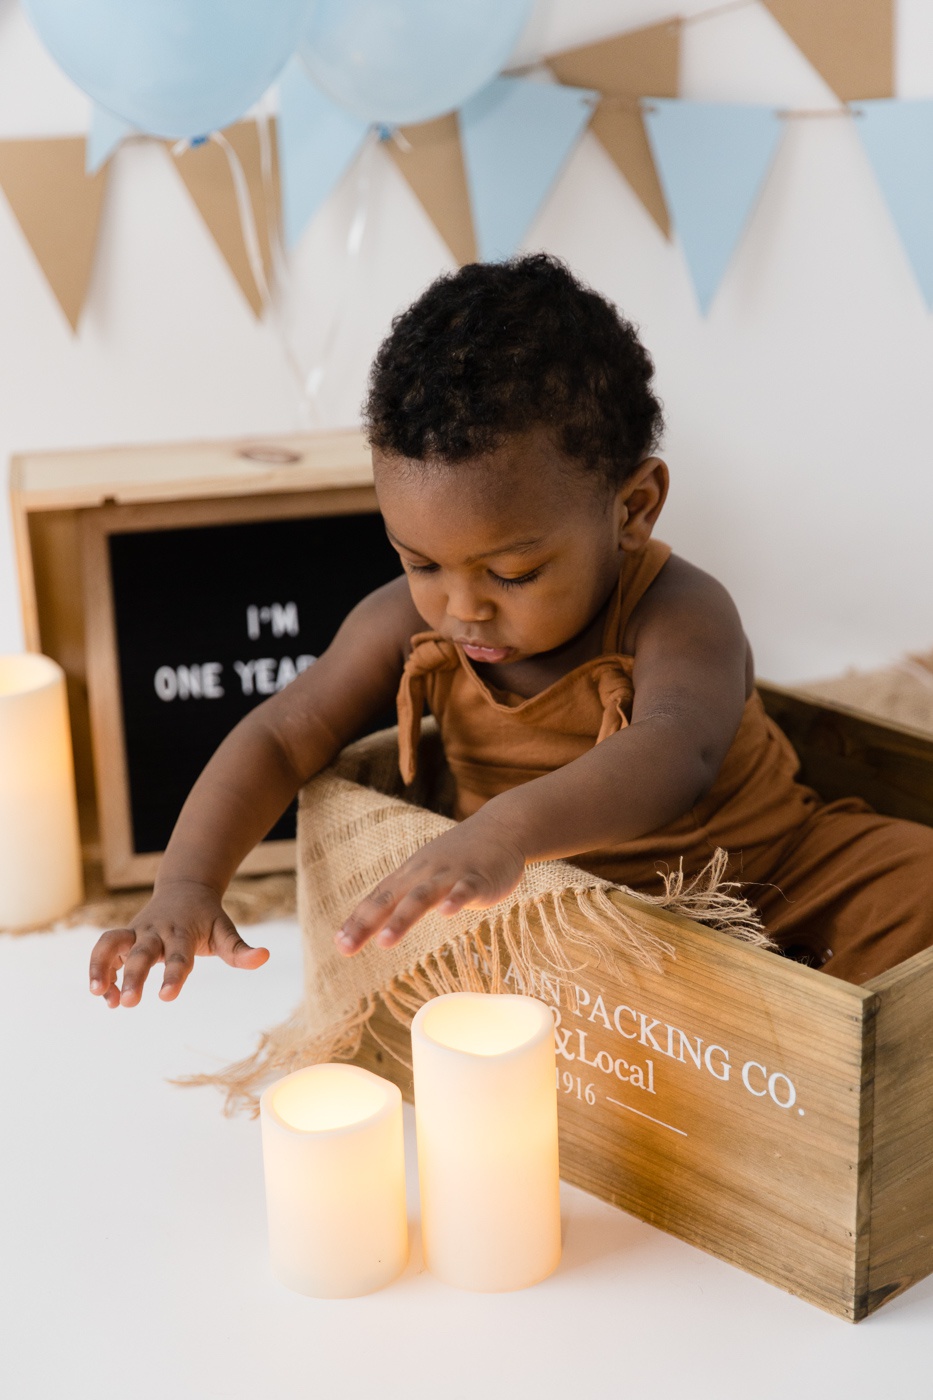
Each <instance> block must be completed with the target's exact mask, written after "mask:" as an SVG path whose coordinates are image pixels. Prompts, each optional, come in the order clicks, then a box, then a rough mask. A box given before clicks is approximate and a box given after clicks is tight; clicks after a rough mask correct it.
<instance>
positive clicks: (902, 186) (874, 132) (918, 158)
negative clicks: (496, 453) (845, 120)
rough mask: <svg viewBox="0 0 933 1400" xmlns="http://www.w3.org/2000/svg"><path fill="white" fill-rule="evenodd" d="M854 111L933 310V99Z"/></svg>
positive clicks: (882, 102)
mask: <svg viewBox="0 0 933 1400" xmlns="http://www.w3.org/2000/svg"><path fill="white" fill-rule="evenodd" d="M853 112H854V114H855V116H856V118H857V120H856V128H857V130H858V133H859V136H860V137H861V138H862V145H863V146H864V147H865V150H866V152H867V153H868V158H869V160H870V161H871V163H872V165H873V166H874V169H875V176H876V178H877V180H878V184H879V185H880V186H881V192H882V194H883V195H884V197H885V199H886V201H887V205H888V208H889V209H890V211H891V217H892V219H893V220H894V222H895V224H896V225H897V231H898V233H899V234H900V236H901V242H902V243H903V245H904V250H905V252H906V253H907V256H908V258H909V259H910V263H911V266H912V267H913V270H914V276H915V277H916V279H917V281H918V282H919V284H920V287H921V290H922V292H923V295H924V296H925V297H926V301H927V306H929V307H931V308H933V101H931V100H929V99H919V100H916V101H898V100H895V99H894V98H881V99H878V100H877V101H872V102H858V103H855V104H853Z"/></svg>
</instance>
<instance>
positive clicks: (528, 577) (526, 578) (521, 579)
mask: <svg viewBox="0 0 933 1400" xmlns="http://www.w3.org/2000/svg"><path fill="white" fill-rule="evenodd" d="M489 573H490V577H491V578H494V579H495V580H496V583H498V584H499V586H500V588H521V587H522V586H523V585H524V584H526V583H534V581H535V579H536V578H537V577H538V575H539V574H540V573H541V570H540V569H532V570H531V573H529V574H519V576H518V577H517V578H503V577H502V575H501V574H494V573H493V572H492V570H491V569H490V571H489Z"/></svg>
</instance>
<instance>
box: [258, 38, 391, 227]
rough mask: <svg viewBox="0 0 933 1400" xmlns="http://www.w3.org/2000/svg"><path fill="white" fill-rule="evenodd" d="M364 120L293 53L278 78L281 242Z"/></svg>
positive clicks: (335, 177) (355, 143)
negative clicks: (321, 84) (353, 114)
mask: <svg viewBox="0 0 933 1400" xmlns="http://www.w3.org/2000/svg"><path fill="white" fill-rule="evenodd" d="M368 130H369V124H368V123H367V122H364V121H362V120H361V119H360V118H359V117H351V116H350V115H349V114H348V113H346V112H345V111H344V110H343V108H341V107H338V106H337V105H336V103H334V102H332V101H331V100H330V98H329V97H325V95H324V94H323V93H322V92H321V90H320V88H317V87H315V86H314V84H313V83H312V81H311V79H310V78H309V77H308V75H307V73H306V71H305V67H304V64H303V63H302V62H301V59H300V58H293V59H292V60H291V62H290V63H289V64H288V65H287V67H286V69H285V71H284V73H283V74H282V76H281V78H280V79H279V121H278V144H279V169H280V172H281V181H282V223H283V227H284V231H285V244H286V247H288V248H293V247H294V246H295V244H296V243H297V242H298V240H299V238H300V237H301V235H302V234H303V233H304V231H305V229H306V228H307V226H308V224H309V223H310V222H311V219H312V218H313V217H314V215H315V214H316V213H317V211H318V209H319V208H320V207H321V205H322V204H323V203H324V200H325V199H326V198H327V196H328V195H329V194H330V192H331V190H332V189H333V188H334V186H335V185H336V184H337V182H338V181H339V179H340V177H341V175H343V173H344V171H345V170H346V169H347V167H348V166H349V165H350V164H351V162H352V161H353V158H354V156H355V155H356V153H357V151H358V150H359V148H360V146H361V145H362V144H363V140H364V138H365V136H366V133H367V131H368Z"/></svg>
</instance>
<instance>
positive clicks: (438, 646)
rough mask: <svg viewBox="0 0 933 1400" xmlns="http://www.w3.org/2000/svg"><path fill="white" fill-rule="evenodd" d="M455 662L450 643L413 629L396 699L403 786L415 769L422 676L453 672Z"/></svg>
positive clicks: (423, 689)
mask: <svg viewBox="0 0 933 1400" xmlns="http://www.w3.org/2000/svg"><path fill="white" fill-rule="evenodd" d="M459 664H460V661H459V657H458V655H457V648H456V646H455V645H454V643H453V642H448V641H447V640H446V639H445V638H443V637H441V636H439V635H438V633H437V632H416V633H415V635H414V636H413V637H412V639H411V653H410V654H409V657H408V660H407V661H406V662H405V669H404V670H403V671H402V680H401V684H400V685H399V688H398V696H397V698H396V708H397V711H398V766H399V771H400V773H401V775H402V781H403V782H404V783H405V784H406V785H407V784H408V783H413V782H414V780H415V774H416V773H417V771H418V740H419V739H420V738H421V716H422V715H423V714H424V702H425V698H426V695H427V681H426V679H425V678H426V676H427V675H429V674H430V673H432V672H434V671H455V670H456V669H457V667H458V666H459Z"/></svg>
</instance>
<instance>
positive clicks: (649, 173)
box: [547, 20, 681, 238]
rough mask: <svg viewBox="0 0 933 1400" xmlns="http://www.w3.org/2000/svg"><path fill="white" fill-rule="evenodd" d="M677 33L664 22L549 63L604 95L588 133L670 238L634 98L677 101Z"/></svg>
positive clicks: (565, 78) (563, 76)
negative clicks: (592, 135) (603, 149)
mask: <svg viewBox="0 0 933 1400" xmlns="http://www.w3.org/2000/svg"><path fill="white" fill-rule="evenodd" d="M680 31H681V25H680V21H679V20H666V21H665V22H664V23H663V24H652V25H648V26H647V27H646V28H644V29H633V30H630V31H629V32H628V33H626V34H617V35H616V36H615V37H614V38H612V39H603V40H601V41H600V42H599V43H597V44H586V45H584V46H583V47H582V48H578V49H566V50H565V51H564V52H563V53H559V54H554V55H552V56H551V57H550V58H549V59H548V60H547V63H548V67H549V68H550V69H551V71H552V72H553V73H554V76H555V77H556V78H557V79H558V80H559V81H560V82H562V83H568V84H570V85H571V86H573V87H585V88H595V89H596V90H597V91H598V92H600V93H602V95H603V101H602V102H600V104H599V107H598V108H597V109H596V112H595V114H594V117H593V121H592V125H591V130H592V131H593V133H594V135H595V136H596V137H597V138H598V139H599V140H600V141H601V142H602V144H603V146H604V147H605V149H606V151H607V152H608V154H609V155H610V156H611V157H612V159H613V161H614V162H615V164H616V165H617V166H618V168H619V170H620V171H621V172H622V174H623V175H624V176H625V178H626V180H627V181H628V182H629V184H630V185H631V187H632V189H633V190H634V191H635V194H636V195H637V196H638V198H639V199H640V200H641V202H642V204H643V205H644V206H645V208H646V209H647V211H648V213H649V214H650V215H651V217H652V219H654V221H655V223H656V224H657V226H658V228H659V229H660V230H661V232H662V233H663V234H664V235H665V237H668V238H669V237H670V232H671V221H670V216H669V214H668V211H667V205H666V203H665V201H664V195H663V193H662V192H661V183H660V181H659V179H658V174H657V171H656V170H655V167H654V159H653V157H652V155H651V148H650V146H649V144H648V136H647V133H646V131H645V123H644V119H643V118H642V114H641V110H640V108H639V105H638V99H639V98H640V97H676V96H677V93H678V86H679V79H680Z"/></svg>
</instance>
